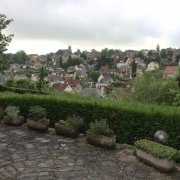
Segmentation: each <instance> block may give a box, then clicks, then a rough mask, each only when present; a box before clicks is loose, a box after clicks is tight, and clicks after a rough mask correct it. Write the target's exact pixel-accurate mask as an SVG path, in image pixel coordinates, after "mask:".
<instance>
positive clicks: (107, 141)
mask: <svg viewBox="0 0 180 180" xmlns="http://www.w3.org/2000/svg"><path fill="white" fill-rule="evenodd" d="M86 140H87V142H88V143H89V144H92V145H96V146H100V147H103V148H106V149H112V148H113V147H114V146H115V144H116V136H115V135H114V132H113V130H111V129H110V128H109V126H108V124H107V120H106V119H102V120H100V121H97V120H95V122H94V123H92V122H91V123H90V129H89V130H88V131H86Z"/></svg>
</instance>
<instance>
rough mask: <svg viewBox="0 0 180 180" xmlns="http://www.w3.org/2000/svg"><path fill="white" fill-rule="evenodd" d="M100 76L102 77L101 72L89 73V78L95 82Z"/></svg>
mask: <svg viewBox="0 0 180 180" xmlns="http://www.w3.org/2000/svg"><path fill="white" fill-rule="evenodd" d="M99 76H100V72H99V71H91V72H90V73H89V77H90V78H92V79H93V80H94V81H95V82H97V81H98V78H99Z"/></svg>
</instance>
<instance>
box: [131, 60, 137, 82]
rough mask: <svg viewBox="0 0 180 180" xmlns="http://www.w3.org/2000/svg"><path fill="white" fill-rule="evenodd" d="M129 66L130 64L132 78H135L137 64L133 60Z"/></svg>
mask: <svg viewBox="0 0 180 180" xmlns="http://www.w3.org/2000/svg"><path fill="white" fill-rule="evenodd" d="M131 66H132V78H135V77H136V69H137V65H136V63H135V61H133V62H132V64H131Z"/></svg>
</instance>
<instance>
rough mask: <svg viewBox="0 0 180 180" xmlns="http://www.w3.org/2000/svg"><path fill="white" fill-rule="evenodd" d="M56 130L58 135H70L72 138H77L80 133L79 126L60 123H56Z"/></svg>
mask: <svg viewBox="0 0 180 180" xmlns="http://www.w3.org/2000/svg"><path fill="white" fill-rule="evenodd" d="M55 131H56V134H58V135H63V136H68V137H72V138H77V137H78V136H79V133H80V131H79V127H75V128H73V127H67V126H64V125H62V124H58V123H55Z"/></svg>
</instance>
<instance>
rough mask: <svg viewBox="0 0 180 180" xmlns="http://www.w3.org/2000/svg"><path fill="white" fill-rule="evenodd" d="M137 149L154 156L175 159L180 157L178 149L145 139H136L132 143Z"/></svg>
mask: <svg viewBox="0 0 180 180" xmlns="http://www.w3.org/2000/svg"><path fill="white" fill-rule="evenodd" d="M134 145H135V146H136V147H137V148H138V149H140V150H142V151H145V152H146V153H148V154H152V155H153V156H154V157H156V158H160V159H168V160H176V159H178V158H180V151H178V150H176V149H174V148H172V147H169V146H165V145H162V144H159V143H156V142H153V141H149V140H146V139H143V140H140V141H136V142H135V144H134Z"/></svg>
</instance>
